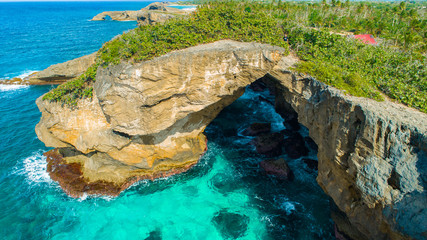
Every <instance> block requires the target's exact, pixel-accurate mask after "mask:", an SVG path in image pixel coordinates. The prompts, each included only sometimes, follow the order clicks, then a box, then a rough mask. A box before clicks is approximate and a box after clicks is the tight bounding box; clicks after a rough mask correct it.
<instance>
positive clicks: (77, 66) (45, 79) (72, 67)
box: [2, 53, 96, 85]
mask: <svg viewBox="0 0 427 240" xmlns="http://www.w3.org/2000/svg"><path fill="white" fill-rule="evenodd" d="M95 57H96V53H92V54H89V55H86V56H83V57H79V58H76V59H73V60H70V61H67V62H64V63H58V64H55V65H52V66H50V67H48V68H46V69H45V70H43V71H40V72H36V73H34V74H31V75H30V76H28V77H26V78H24V79H20V78H14V79H12V80H6V81H4V82H2V83H4V84H28V85H47V84H60V83H63V82H65V81H67V80H69V79H72V78H76V77H78V76H80V75H81V74H83V73H84V72H85V71H86V70H87V68H88V67H90V65H92V64H93V63H94V62H95Z"/></svg>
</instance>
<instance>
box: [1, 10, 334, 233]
mask: <svg viewBox="0 0 427 240" xmlns="http://www.w3.org/2000/svg"><path fill="white" fill-rule="evenodd" d="M148 4H149V2H86V3H82V2H59V3H48V2H44V3H31V2H22V3H0V23H1V24H0V79H4V78H12V77H16V76H21V77H22V76H23V75H25V74H29V73H30V72H31V71H37V70H42V69H44V68H46V67H48V66H50V65H52V64H56V63H59V62H64V61H67V60H70V59H73V58H76V57H80V56H83V55H86V54H89V53H92V52H95V51H96V50H97V49H98V48H99V47H101V46H102V44H103V43H104V42H106V41H108V40H110V39H111V38H113V37H114V36H116V35H118V34H121V33H123V32H124V31H127V30H129V29H132V28H134V27H136V22H115V21H100V22H91V21H89V20H90V19H91V18H92V17H93V16H95V15H96V14H97V13H99V12H102V11H107V10H137V9H140V8H143V7H145V6H146V5H148ZM52 87H53V86H31V87H29V86H6V85H1V84H0V116H1V117H0V152H1V158H0V239H72V240H76V239H234V238H238V239H262V240H264V239H307V240H309V239H333V223H332V220H331V219H330V207H329V199H328V198H327V196H326V195H325V194H324V193H323V191H322V190H321V189H320V187H319V186H318V185H317V183H316V175H317V173H316V172H315V171H313V170H310V169H308V168H307V166H306V165H305V164H304V163H303V162H302V161H301V159H294V160H293V159H289V158H287V155H286V154H284V155H283V156H282V157H284V158H285V159H286V160H287V161H288V163H289V165H290V167H291V169H292V170H293V172H294V175H295V179H294V181H292V182H286V181H283V180H280V179H277V178H275V177H272V176H267V175H265V174H263V172H262V170H261V169H260V167H259V162H260V161H262V160H263V159H265V157H263V156H261V155H259V154H257V153H256V151H255V149H254V147H253V146H252V145H251V144H250V142H251V140H252V138H251V137H246V136H243V135H242V134H240V133H241V132H242V131H243V130H244V129H245V128H246V127H248V126H249V125H250V124H251V123H253V122H271V123H272V126H273V130H274V131H280V130H283V129H284V126H283V119H282V118H281V117H280V116H279V115H278V114H277V113H275V112H274V107H273V106H272V105H271V104H270V103H268V101H259V95H260V94H261V95H262V96H263V97H264V98H267V99H270V100H272V99H271V98H272V97H271V96H270V95H269V93H268V91H265V92H262V93H255V92H253V91H252V90H250V89H248V90H247V91H246V93H245V94H244V95H243V96H242V97H241V98H239V99H238V100H237V101H236V102H234V103H233V104H232V105H230V106H229V107H227V108H226V109H224V111H223V112H221V114H220V115H219V116H218V117H217V119H215V120H214V121H213V122H212V123H211V124H210V125H209V126H208V127H207V129H206V135H207V136H208V139H209V143H208V151H207V153H206V154H205V155H204V156H203V158H202V159H201V160H200V163H199V164H198V165H196V166H195V167H194V168H192V169H191V170H189V171H188V172H186V173H183V174H180V175H177V176H172V177H169V178H166V179H159V180H156V181H154V182H152V181H142V182H139V183H138V184H135V185H134V186H132V187H130V188H129V189H128V190H126V191H124V192H123V193H122V194H121V195H120V196H119V197H116V198H107V197H84V198H81V199H74V198H71V197H68V196H67V195H66V194H65V193H64V192H63V191H62V190H61V188H60V187H59V185H58V184H57V183H56V182H54V181H52V180H51V179H50V178H49V175H48V174H47V173H46V159H45V157H43V155H42V154H43V152H45V151H48V150H49V148H46V147H45V146H44V144H43V143H42V142H40V141H39V140H38V139H37V136H36V134H35V132H34V127H35V125H36V124H37V122H38V121H39V119H40V116H41V114H40V112H39V111H38V109H37V106H36V104H35V100H36V99H37V98H38V97H39V96H41V95H42V94H44V93H46V92H47V91H49V89H51V88H52ZM300 131H301V134H302V135H304V136H306V135H307V131H306V130H305V129H304V128H303V129H302V130H300ZM315 155H316V153H315V152H314V151H311V152H310V157H311V158H314V159H315Z"/></svg>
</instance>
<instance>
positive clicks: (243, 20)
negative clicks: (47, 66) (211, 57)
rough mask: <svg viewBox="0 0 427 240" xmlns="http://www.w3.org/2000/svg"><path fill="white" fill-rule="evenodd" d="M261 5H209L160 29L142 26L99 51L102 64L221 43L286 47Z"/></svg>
mask: <svg viewBox="0 0 427 240" xmlns="http://www.w3.org/2000/svg"><path fill="white" fill-rule="evenodd" d="M262 6H264V5H262V4H256V3H252V4H241V3H238V2H228V3H219V2H215V3H210V4H209V5H204V6H202V7H200V8H199V10H198V11H197V12H195V13H194V14H191V15H190V17H187V18H183V19H182V18H175V19H171V20H170V21H168V22H167V23H165V24H163V25H155V26H143V27H139V28H137V29H135V30H133V31H130V32H129V33H125V34H123V35H122V36H121V37H120V38H117V39H114V40H112V41H110V42H109V43H107V44H105V45H104V47H103V48H102V49H101V50H100V53H101V59H102V61H103V62H104V64H107V65H108V64H117V63H119V62H121V61H123V60H127V61H128V60H131V61H134V62H140V61H145V60H149V59H151V58H153V57H157V56H161V55H164V54H166V53H168V52H170V51H173V50H178V49H184V48H187V47H190V46H196V45H199V44H203V43H210V42H215V41H218V40H221V39H232V40H236V41H242V42H252V41H256V42H261V43H269V44H272V45H277V46H281V47H287V46H288V45H287V44H286V43H285V42H284V41H283V40H282V36H283V31H282V30H281V29H280V28H279V23H278V20H277V19H276V18H274V17H273V16H272V15H270V14H268V13H267V12H265V11H253V9H257V10H258V9H260V8H261V7H262Z"/></svg>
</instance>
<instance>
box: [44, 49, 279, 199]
mask: <svg viewBox="0 0 427 240" xmlns="http://www.w3.org/2000/svg"><path fill="white" fill-rule="evenodd" d="M282 51H283V49H281V48H277V47H271V46H268V45H263V44H254V43H238V42H233V41H220V42H216V43H212V44H206V45H202V46H198V47H193V48H189V49H186V50H181V51H175V52H173V53H170V54H168V55H166V56H162V57H159V58H155V59H153V60H150V61H147V62H143V63H140V64H137V65H135V66H132V65H128V64H119V65H116V66H110V67H107V68H99V69H98V73H97V80H96V83H95V85H94V96H93V98H92V99H82V100H81V101H79V103H78V105H77V106H76V107H74V108H69V107H67V106H64V105H63V104H61V103H55V102H48V101H43V100H42V98H39V99H38V100H37V105H38V107H39V109H40V111H41V112H42V118H41V121H40V122H39V124H37V126H36V133H37V135H38V137H39V138H40V139H41V140H42V141H43V142H45V144H46V145H47V146H52V147H57V148H61V149H62V148H67V149H68V148H71V149H73V152H72V154H71V152H70V151H63V150H61V155H62V157H63V159H64V161H65V162H64V163H61V164H63V165H64V166H63V165H61V166H63V167H62V168H64V170H62V171H63V173H64V174H62V175H61V174H57V175H56V178H55V179H56V180H57V181H58V182H60V183H61V182H63V183H62V184H61V186H62V187H63V188H64V189H65V191H66V192H68V193H72V195H73V196H77V195H78V196H80V195H81V194H84V193H87V194H113V195H116V194H118V193H117V192H115V191H118V190H117V189H119V190H120V191H122V190H123V189H125V188H126V187H127V186H129V185H130V184H131V183H132V182H134V181H138V180H140V179H147V178H148V179H151V178H157V177H162V176H168V175H170V174H173V173H177V172H182V171H185V170H186V169H188V168H189V167H190V166H192V165H194V164H196V163H197V162H198V160H199V158H200V157H201V156H202V155H203V153H204V152H205V151H206V143H207V140H206V137H205V136H204V135H203V130H204V129H205V127H206V126H207V125H208V124H209V123H210V122H211V121H212V120H213V119H214V118H215V117H216V116H217V114H218V113H219V112H220V111H221V110H222V109H223V108H224V107H225V106H227V105H229V104H230V103H232V102H233V101H234V100H235V99H237V98H238V97H239V96H240V95H241V94H243V92H244V89H245V87H246V85H247V84H249V83H250V79H252V78H259V77H260V76H262V75H265V74H266V72H267V71H268V69H271V68H273V67H274V65H275V63H276V62H277V61H278V60H280V58H281V52H282ZM212 59H217V61H213V60H212ZM224 62H226V63H227V65H225V64H224ZM221 64H222V65H221ZM218 65H220V66H222V68H220V69H219V70H218V69H217V67H218ZM261 66H262V68H260V67H261ZM236 80H238V81H237V82H236ZM206 86H209V87H206ZM67 164H72V165H71V166H70V167H66V166H65V165H67ZM75 164H78V166H79V168H78V169H79V171H80V172H81V178H82V179H84V181H83V182H85V184H82V183H81V181H80V182H78V184H77V187H75V186H72V184H67V182H69V181H68V180H66V179H64V180H60V179H59V178H60V177H61V176H64V178H70V179H71V178H72V177H73V176H75V175H76V173H77V171H75V169H77V167H76V165H75ZM59 169H61V168H59ZM68 175H70V177H68ZM79 179H80V178H79ZM94 182H96V183H98V184H97V185H96V186H100V185H102V186H104V187H105V186H106V185H108V186H114V187H112V189H113V190H108V191H104V192H102V191H101V190H99V189H98V188H97V187H95V186H94V187H93V188H91V187H88V186H86V185H87V183H94ZM101 183H102V184H101ZM81 185H84V186H85V187H79V186H81ZM82 191H83V192H82Z"/></svg>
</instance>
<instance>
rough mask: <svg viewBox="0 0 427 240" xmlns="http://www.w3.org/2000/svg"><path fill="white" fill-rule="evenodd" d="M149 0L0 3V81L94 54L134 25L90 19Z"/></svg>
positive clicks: (135, 8) (127, 8) (129, 8)
mask: <svg viewBox="0 0 427 240" xmlns="http://www.w3.org/2000/svg"><path fill="white" fill-rule="evenodd" d="M149 3H150V2H56V3H55V2H18V3H12V2H0V23H1V24H0V46H1V49H0V79H4V78H12V77H16V76H25V75H27V74H29V73H31V72H33V71H40V70H43V69H45V68H47V67H49V66H50V65H52V64H56V63H60V62H65V61H68V60H71V59H74V58H77V57H81V56H83V55H86V54H90V53H93V52H95V51H97V50H98V49H99V48H100V47H101V46H102V44H103V43H104V42H106V41H108V40H110V39H111V38H113V37H114V36H116V35H118V34H121V33H123V32H124V31H127V30H129V29H132V28H135V27H136V22H135V21H129V22H118V21H90V19H92V17H94V16H95V15H96V14H98V13H100V12H103V11H111V10H139V9H141V8H143V7H145V6H147V5H148V4H149Z"/></svg>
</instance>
